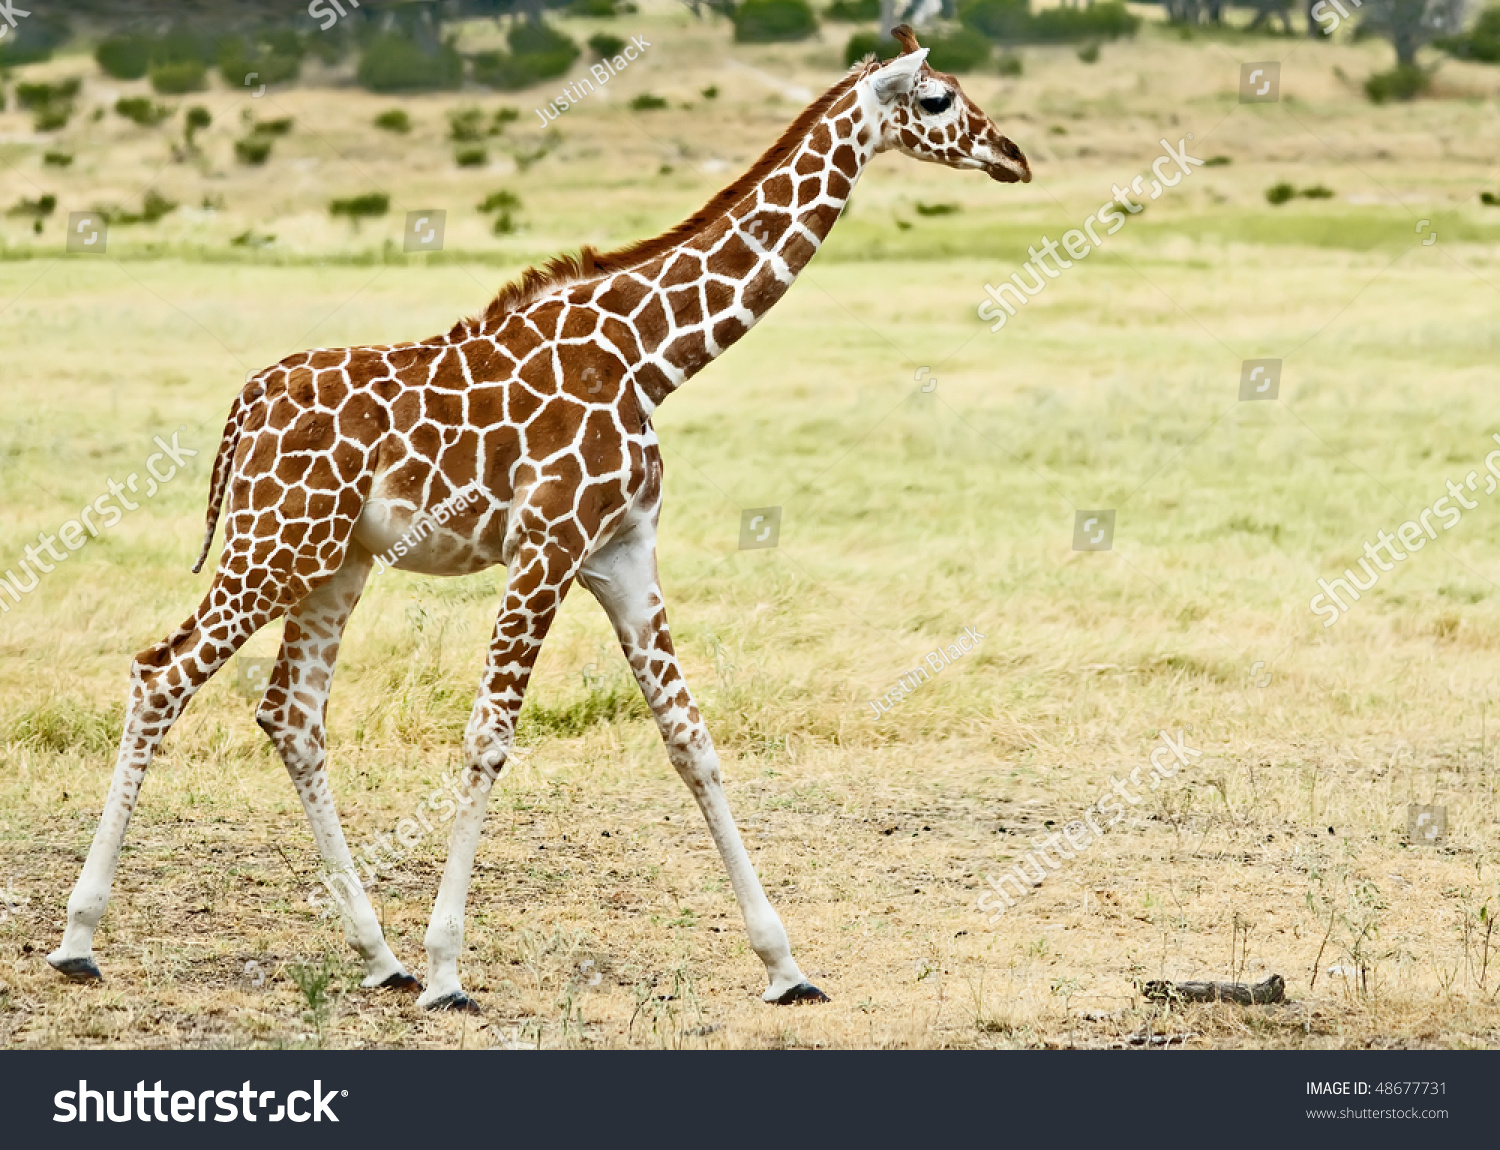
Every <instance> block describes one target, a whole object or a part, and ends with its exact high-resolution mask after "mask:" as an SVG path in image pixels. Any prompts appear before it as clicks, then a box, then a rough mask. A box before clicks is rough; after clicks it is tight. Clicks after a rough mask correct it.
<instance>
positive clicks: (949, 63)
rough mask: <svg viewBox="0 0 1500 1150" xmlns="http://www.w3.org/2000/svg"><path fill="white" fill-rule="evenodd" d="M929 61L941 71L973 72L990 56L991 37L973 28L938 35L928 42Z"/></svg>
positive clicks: (930, 64) (929, 63)
mask: <svg viewBox="0 0 1500 1150" xmlns="http://www.w3.org/2000/svg"><path fill="white" fill-rule="evenodd" d="M928 48H929V49H931V50H930V51H929V52H928V54H927V63H928V65H929V66H931V67H932V68H935V69H936V70H937V71H939V72H972V71H974V69H976V68H978V67H979V66H980V65H982V64H985V63H987V62H988V61H989V58H990V48H991V44H990V41H989V37H987V36H985V35H984V34H983V33H982V32H976V31H974V29H972V28H959V29H957V30H956V31H954V32H950V33H949V34H948V35H946V36H937V37H935V38H933V39H932V41H931V42H930V43H929V44H928Z"/></svg>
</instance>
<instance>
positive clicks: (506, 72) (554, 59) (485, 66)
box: [471, 22, 583, 92]
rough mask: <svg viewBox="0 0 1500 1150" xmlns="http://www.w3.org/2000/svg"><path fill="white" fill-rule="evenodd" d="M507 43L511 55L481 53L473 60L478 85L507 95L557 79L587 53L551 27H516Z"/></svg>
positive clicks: (509, 34)
mask: <svg viewBox="0 0 1500 1150" xmlns="http://www.w3.org/2000/svg"><path fill="white" fill-rule="evenodd" d="M506 41H507V42H508V43H509V44H510V51H509V52H480V53H479V54H478V55H476V56H474V57H473V58H472V61H471V62H472V64H473V70H474V79H475V80H476V81H477V82H478V83H480V84H483V85H485V86H486V87H488V88H496V89H499V90H500V91H503V92H514V91H517V90H519V89H521V88H529V87H531V86H532V85H534V84H539V83H541V82H542V81H543V80H551V79H555V78H556V77H558V76H561V75H563V73H565V72H566V71H567V70H568V69H569V68H571V67H572V66H573V62H574V61H575V60H577V59H578V57H579V56H581V55H582V54H583V53H582V51H581V50H580V49H579V47H578V45H577V44H575V43H573V41H572V40H571V39H570V38H569V37H568V36H567V35H565V34H564V33H562V32H559V31H558V30H557V29H556V28H554V27H552V25H550V24H532V23H530V22H524V23H520V24H513V25H512V26H511V28H510V31H509V32H507V33H506Z"/></svg>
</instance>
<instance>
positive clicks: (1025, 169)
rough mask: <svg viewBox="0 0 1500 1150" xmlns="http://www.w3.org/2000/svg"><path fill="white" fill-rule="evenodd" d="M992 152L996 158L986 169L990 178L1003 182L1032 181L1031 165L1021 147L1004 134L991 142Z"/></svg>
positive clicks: (1025, 182)
mask: <svg viewBox="0 0 1500 1150" xmlns="http://www.w3.org/2000/svg"><path fill="white" fill-rule="evenodd" d="M990 150H991V152H992V153H993V154H994V155H995V156H996V159H995V160H994V161H993V162H992V163H991V164H990V165H989V167H988V168H986V169H985V171H987V172H988V173H989V176H990V179H992V180H996V181H998V182H1000V183H1002V184H1029V183H1031V165H1030V164H1029V163H1028V162H1027V160H1026V156H1025V155H1024V154H1023V153H1022V151H1021V149H1020V148H1018V147H1016V145H1015V144H1014V143H1013V142H1012V141H1011V140H1009V139H1007V138H1006V137H1004V136H1000V137H998V139H997V140H996V141H994V142H992V143H991V145H990Z"/></svg>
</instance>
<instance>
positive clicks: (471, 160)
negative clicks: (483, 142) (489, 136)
mask: <svg viewBox="0 0 1500 1150" xmlns="http://www.w3.org/2000/svg"><path fill="white" fill-rule="evenodd" d="M489 159H490V155H489V153H488V152H486V151H485V150H484V149H483V148H482V147H477V146H476V147H472V148H459V149H458V150H457V151H456V152H454V153H453V162H454V163H456V164H457V165H458V166H459V167H460V168H482V167H484V165H485V164H487V163H489Z"/></svg>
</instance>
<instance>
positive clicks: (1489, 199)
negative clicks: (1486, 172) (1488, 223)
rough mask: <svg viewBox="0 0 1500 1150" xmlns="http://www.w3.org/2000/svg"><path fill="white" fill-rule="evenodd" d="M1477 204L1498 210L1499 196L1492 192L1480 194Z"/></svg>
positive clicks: (1499, 205) (1499, 204)
mask: <svg viewBox="0 0 1500 1150" xmlns="http://www.w3.org/2000/svg"><path fill="white" fill-rule="evenodd" d="M1479 202H1480V203H1481V204H1484V205H1485V206H1486V207H1490V208H1500V196H1497V195H1495V193H1494V192H1480V193H1479Z"/></svg>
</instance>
